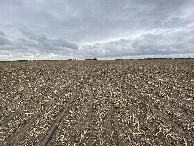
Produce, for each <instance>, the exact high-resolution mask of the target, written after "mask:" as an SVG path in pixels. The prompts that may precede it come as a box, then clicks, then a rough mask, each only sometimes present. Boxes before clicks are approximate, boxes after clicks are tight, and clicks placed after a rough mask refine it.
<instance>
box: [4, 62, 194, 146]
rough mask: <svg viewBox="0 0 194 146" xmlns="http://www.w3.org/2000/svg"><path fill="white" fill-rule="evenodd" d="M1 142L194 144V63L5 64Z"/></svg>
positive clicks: (21, 143)
mask: <svg viewBox="0 0 194 146" xmlns="http://www.w3.org/2000/svg"><path fill="white" fill-rule="evenodd" d="M0 145H5V146H7V145H37V146H40V145H110V146H112V145H117V146H118V145H120V146H125V145H165V146H168V145H185V146H189V145H190V146H191V145H194V60H193V59H189V60H184V59H180V60H178V59H177V60H173V59H172V60H128V61H123V60H122V61H51V62H38V61H37V62H6V63H0Z"/></svg>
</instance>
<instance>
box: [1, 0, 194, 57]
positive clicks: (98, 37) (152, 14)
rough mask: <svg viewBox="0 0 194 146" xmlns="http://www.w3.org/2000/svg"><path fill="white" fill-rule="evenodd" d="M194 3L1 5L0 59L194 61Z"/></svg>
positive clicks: (4, 1) (131, 0)
mask: <svg viewBox="0 0 194 146" xmlns="http://www.w3.org/2000/svg"><path fill="white" fill-rule="evenodd" d="M193 18H194V0H0V60H19V59H28V60H36V59H57V60H65V59H70V58H71V59H85V58H99V59H115V58H128V59H130V58H146V57H194V19H193Z"/></svg>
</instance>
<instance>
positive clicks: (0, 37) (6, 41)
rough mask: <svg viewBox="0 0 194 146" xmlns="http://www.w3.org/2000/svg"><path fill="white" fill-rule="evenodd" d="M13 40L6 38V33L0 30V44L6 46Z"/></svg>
mask: <svg viewBox="0 0 194 146" xmlns="http://www.w3.org/2000/svg"><path fill="white" fill-rule="evenodd" d="M10 44H11V41H10V40H9V39H8V38H6V35H5V34H4V33H3V32H2V31H0V46H4V45H10Z"/></svg>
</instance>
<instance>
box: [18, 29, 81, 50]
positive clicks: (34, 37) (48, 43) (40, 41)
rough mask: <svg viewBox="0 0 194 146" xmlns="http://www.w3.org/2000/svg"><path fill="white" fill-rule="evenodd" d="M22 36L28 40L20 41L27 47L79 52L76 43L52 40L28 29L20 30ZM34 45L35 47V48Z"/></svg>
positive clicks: (59, 39)
mask: <svg viewBox="0 0 194 146" xmlns="http://www.w3.org/2000/svg"><path fill="white" fill-rule="evenodd" d="M20 30H21V32H22V34H23V35H24V37H26V38H27V39H28V40H26V39H24V38H23V39H19V40H21V41H22V42H23V43H24V44H26V45H27V46H29V47H30V45H33V43H34V45H35V46H36V45H40V46H42V47H46V48H52V47H63V48H69V49H73V50H77V49H78V46H77V44H75V43H72V42H69V41H67V40H65V39H62V38H58V39H51V38H47V37H46V36H45V35H44V34H40V35H39V34H35V33H34V32H32V31H31V30H29V29H27V28H23V29H20ZM34 45H33V46H34Z"/></svg>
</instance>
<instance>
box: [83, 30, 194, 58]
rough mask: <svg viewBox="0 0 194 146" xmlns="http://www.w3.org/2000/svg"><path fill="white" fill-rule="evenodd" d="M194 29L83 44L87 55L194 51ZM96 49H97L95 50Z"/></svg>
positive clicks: (115, 55)
mask: <svg viewBox="0 0 194 146" xmlns="http://www.w3.org/2000/svg"><path fill="white" fill-rule="evenodd" d="M193 33H194V30H193V31H188V30H182V31H175V32H169V33H167V34H166V33H159V34H153V33H150V34H144V35H141V36H140V37H138V38H136V39H120V40H116V41H111V42H107V43H96V44H93V45H85V46H83V47H84V48H85V49H84V50H87V52H88V54H86V56H91V57H119V56H127V55H128V56H130V55H170V54H189V53H194V50H193V48H194V43H193V42H194V39H193V38H192V37H191V35H192V34H193ZM94 50H95V51H94Z"/></svg>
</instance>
